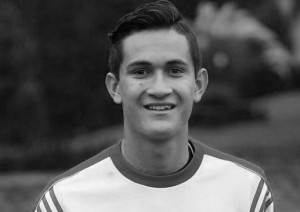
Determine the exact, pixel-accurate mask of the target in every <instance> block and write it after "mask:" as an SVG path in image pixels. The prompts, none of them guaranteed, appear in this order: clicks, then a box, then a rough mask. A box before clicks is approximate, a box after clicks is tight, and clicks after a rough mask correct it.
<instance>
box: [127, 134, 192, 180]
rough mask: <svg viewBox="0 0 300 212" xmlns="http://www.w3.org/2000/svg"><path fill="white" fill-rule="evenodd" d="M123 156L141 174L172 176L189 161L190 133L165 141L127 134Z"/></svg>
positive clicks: (165, 139)
mask: <svg viewBox="0 0 300 212" xmlns="http://www.w3.org/2000/svg"><path fill="white" fill-rule="evenodd" d="M122 154H123V156H124V158H125V160H126V161H127V162H128V163H129V164H130V165H131V166H133V167H134V168H135V169H137V170H139V171H140V172H143V173H145V174H151V175H167V174H172V173H175V172H177V171H178V170H180V169H181V168H182V167H184V166H185V165H186V164H187V162H188V160H189V150H188V133H187V131H186V132H184V133H180V134H177V135H176V136H172V137H170V138H164V139H157V138H156V139H147V138H145V137H141V136H136V135H134V134H132V133H126V132H125V139H124V140H123V142H122Z"/></svg>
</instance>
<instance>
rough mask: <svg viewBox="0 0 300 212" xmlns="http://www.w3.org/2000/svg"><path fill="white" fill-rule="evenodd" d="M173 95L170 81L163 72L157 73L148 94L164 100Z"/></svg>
mask: <svg viewBox="0 0 300 212" xmlns="http://www.w3.org/2000/svg"><path fill="white" fill-rule="evenodd" d="M171 93H172V88H171V87H170V85H169V83H168V80H167V79H166V77H165V76H164V73H163V71H157V72H156V73H155V74H154V75H153V78H152V80H151V82H150V86H149V88H148V89H147V94H149V95H150V96H153V97H156V98H164V97H166V96H168V95H170V94H171Z"/></svg>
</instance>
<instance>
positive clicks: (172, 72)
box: [168, 68, 184, 77]
mask: <svg viewBox="0 0 300 212" xmlns="http://www.w3.org/2000/svg"><path fill="white" fill-rule="evenodd" d="M168 73H169V75H170V76H172V77H180V76H181V75H182V74H183V73H184V70H183V69H181V68H170V70H169V71H168Z"/></svg>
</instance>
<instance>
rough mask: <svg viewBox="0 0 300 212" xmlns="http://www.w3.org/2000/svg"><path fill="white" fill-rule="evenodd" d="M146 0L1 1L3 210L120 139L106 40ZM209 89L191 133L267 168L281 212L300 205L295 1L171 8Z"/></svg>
mask: <svg viewBox="0 0 300 212" xmlns="http://www.w3.org/2000/svg"><path fill="white" fill-rule="evenodd" d="M145 2H149V0H148V1H146V0H123V1H121V0H102V1H98V0H52V1H42V0H31V1H23V0H1V1H0V211H3V212H11V211H29V210H30V209H31V207H32V204H33V201H34V200H35V198H37V197H38V195H39V193H40V192H41V191H42V189H43V187H44V186H45V185H46V183H47V181H48V180H50V179H51V178H52V177H53V176H56V175H57V174H59V173H61V172H63V171H65V170H67V169H69V168H71V167H72V166H74V165H75V164H78V163H79V162H81V161H83V160H85V159H87V158H89V157H91V156H92V155H94V154H96V153H97V152H99V151H101V150H103V149H104V148H106V147H108V146H110V145H112V144H114V143H115V142H117V141H118V139H120V138H121V137H122V110H121V107H120V106H118V105H115V104H114V103H113V101H112V100H111V99H110V97H109V96H108V94H107V92H106V88H105V87H104V79H105V75H106V73H107V71H108V66H107V59H108V39H107V33H108V32H109V31H111V30H112V29H113V27H114V23H115V22H116V21H117V20H118V19H119V18H120V17H121V16H122V15H124V14H125V13H127V12H129V11H131V10H132V9H134V8H135V7H136V6H138V5H139V4H141V3H145ZM172 2H173V3H174V4H175V5H176V6H177V7H178V8H179V10H180V11H181V12H182V14H183V15H184V17H185V19H186V21H187V22H188V23H189V24H190V26H191V27H192V28H193V30H194V31H195V33H196V34H197V36H198V39H199V44H200V47H201V51H202V53H203V66H204V67H205V68H206V69H207V70H208V72H209V79H210V85H209V87H208V89H207V92H206V94H205V96H204V98H203V101H202V102H201V103H200V104H197V105H195V108H194V111H193V115H192V118H191V122H190V127H191V135H192V136H193V137H195V138H197V139H199V140H201V141H202V142H204V143H207V144H209V145H211V146H213V147H216V148H218V149H220V150H223V151H225V152H228V153H231V154H234V155H236V156H238V157H242V158H245V159H247V160H249V161H251V162H254V163H256V164H258V165H260V166H262V167H263V168H264V169H265V172H266V175H267V178H268V179H269V181H270V184H271V186H272V188H273V190H274V194H275V202H276V203H277V207H278V210H277V211H289V212H296V211H299V209H300V203H299V197H300V165H299V164H300V2H299V1H298V0H251V1H242V0H231V1H228V0H210V1H199V0H190V1H184V0H173V1H172Z"/></svg>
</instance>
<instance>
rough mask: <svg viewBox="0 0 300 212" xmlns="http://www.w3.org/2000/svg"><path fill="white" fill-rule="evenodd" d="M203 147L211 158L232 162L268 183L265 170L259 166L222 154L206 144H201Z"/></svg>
mask: <svg viewBox="0 0 300 212" xmlns="http://www.w3.org/2000/svg"><path fill="white" fill-rule="evenodd" d="M201 145H202V146H203V149H204V154H207V155H209V156H212V157H215V158H219V159H222V160H226V161H231V162H233V163H234V164H236V165H238V166H240V167H241V168H244V169H247V170H248V171H251V172H253V173H255V174H256V175H259V176H260V177H261V178H262V179H264V180H265V181H266V176H265V173H264V171H263V169H262V168H260V167H259V166H257V165H254V164H253V163H250V162H249V161H246V160H244V159H241V158H238V157H235V156H233V155H230V154H227V153H224V152H221V151H220V150H217V149H214V148H212V147H209V146H207V145H205V144H202V143H201Z"/></svg>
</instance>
